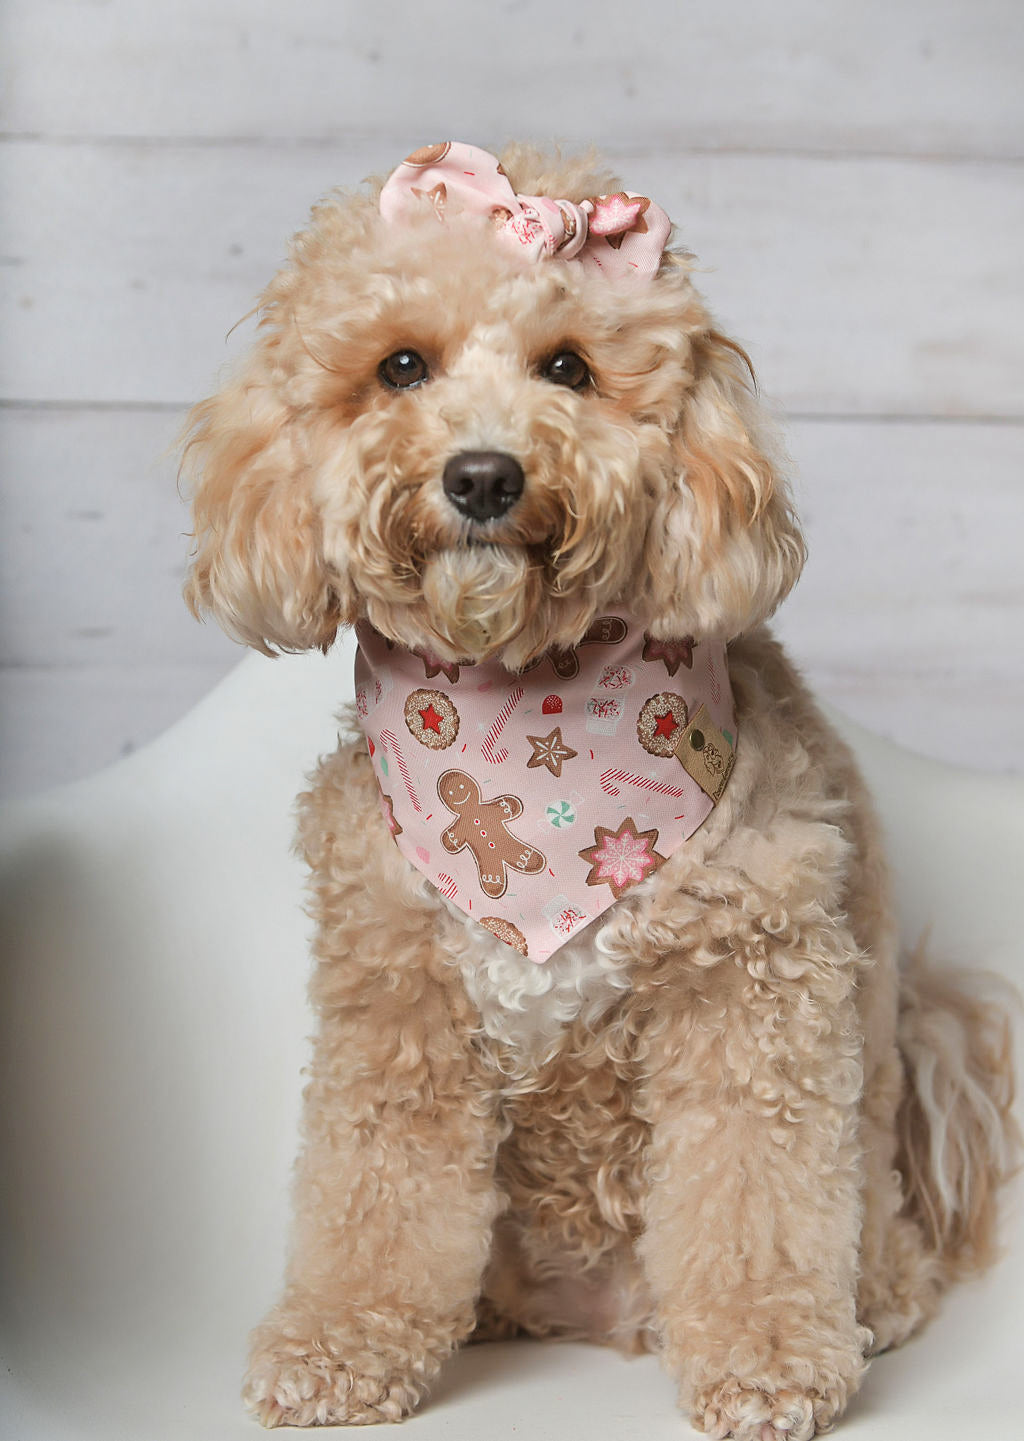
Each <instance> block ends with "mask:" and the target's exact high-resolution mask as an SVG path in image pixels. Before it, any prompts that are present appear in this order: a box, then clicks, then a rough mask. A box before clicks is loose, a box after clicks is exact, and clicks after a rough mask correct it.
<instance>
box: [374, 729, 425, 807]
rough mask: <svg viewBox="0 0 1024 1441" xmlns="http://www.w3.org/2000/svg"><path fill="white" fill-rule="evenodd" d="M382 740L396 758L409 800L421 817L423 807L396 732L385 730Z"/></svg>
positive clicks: (382, 733) (382, 732)
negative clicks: (396, 737)
mask: <svg viewBox="0 0 1024 1441" xmlns="http://www.w3.org/2000/svg"><path fill="white" fill-rule="evenodd" d="M380 738H381V740H382V741H383V742H384V744H385V745H386V746H387V748H388V750H389V751H390V752H391V754H392V755H393V756H394V758H395V760H396V761H397V762H398V769H399V770H400V771H401V772H402V779H403V781H405V788H406V790H407V791H408V792H409V799H410V800H411V801H412V808H413V810H414V811H415V812H416V814H417V815H419V814H420V812H421V811H422V810H423V807H422V806H421V805H420V800H419V796H418V795H417V794H416V792H415V791H414V790H413V785H412V778H411V777H410V775H409V767H408V766H407V765H406V763H405V756H404V755H403V754H402V748H401V746H400V745H399V744H398V742H397V740H396V739H395V736H394V732H393V731H389V730H383V731H381V733H380Z"/></svg>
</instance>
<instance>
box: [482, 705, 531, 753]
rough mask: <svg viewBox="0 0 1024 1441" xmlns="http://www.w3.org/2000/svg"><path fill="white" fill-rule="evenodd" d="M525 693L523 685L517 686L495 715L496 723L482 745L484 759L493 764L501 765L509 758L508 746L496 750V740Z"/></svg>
mask: <svg viewBox="0 0 1024 1441" xmlns="http://www.w3.org/2000/svg"><path fill="white" fill-rule="evenodd" d="M523 695H524V691H523V688H522V686H521V685H520V686H516V688H515V690H514V691H512V693H511V694H510V696H509V698H508V700H507V701H506V702H505V704H504V705H503V706H502V708H501V710H500V711H499V712H498V714H497V716H496V717H495V720H494V724H493V725H492V726H491V728H490V730H489V731H488V732H487V734H486V736H485V737H484V740H483V744H482V745H481V747H480V749H481V751H482V752H483V756H484V759H485V760H487V761H490V763H491V765H492V766H497V765H501V763H502V761H507V760H508V750H507V748H506V747H505V746H501V747H500V748H499V749H498V750H495V749H494V742H495V741H496V740H497V739H498V737H499V736H500V735H501V733H502V731H503V730H504V729H505V727H506V725H507V724H508V721H509V717H510V716H511V714H512V712H513V711H514V710H515V708H516V706H517V705H518V704H519V702H520V701H521V700H522V698H523Z"/></svg>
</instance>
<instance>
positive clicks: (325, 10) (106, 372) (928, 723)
mask: <svg viewBox="0 0 1024 1441" xmlns="http://www.w3.org/2000/svg"><path fill="white" fill-rule="evenodd" d="M0 25H2V32H0V77H2V85H3V115H2V121H0V124H2V128H3V136H2V139H0V183H2V193H0V202H2V209H3V235H2V241H0V445H2V474H0V503H2V536H0V555H2V590H0V668H2V676H0V680H2V684H3V727H2V733H0V768H2V781H0V785H2V788H3V790H4V791H5V792H6V793H8V794H10V793H14V792H25V791H29V790H32V789H34V788H37V787H39V786H42V785H48V784H51V783H54V782H57V781H61V780H64V779H67V778H70V777H72V776H77V775H80V774H84V773H86V772H88V771H89V770H91V769H93V768H94V767H96V766H98V765H100V764H103V763H105V762H107V761H109V760H112V759H114V758H116V757H117V756H118V755H120V754H123V753H125V752H126V751H128V750H131V749H133V748H134V747H136V746H137V745H139V744H140V743H141V742H142V741H144V740H146V739H147V738H149V737H150V736H151V735H153V734H155V733H156V732H157V731H159V730H160V729H162V728H163V727H164V726H165V725H166V724H167V723H168V722H170V721H171V720H173V719H174V718H175V717H176V716H178V715H180V714H181V713H182V712H183V711H185V710H186V709H187V708H188V707H189V706H190V705H191V704H192V703H193V701H194V700H195V699H196V698H197V697H198V696H199V695H200V694H202V693H203V692H204V691H205V690H207V689H208V688H209V686H210V685H211V684H212V683H213V682H214V681H215V680H216V679H217V678H218V677H219V676H220V675H221V674H222V673H223V672H224V671H225V670H226V669H227V668H228V667H230V666H231V665H232V664H233V663H234V662H235V660H236V659H237V655H238V653H237V650H236V648H234V647H233V646H231V645H230V644H229V643H228V642H227V641H225V640H224V639H223V638H222V637H220V636H219V635H218V634H217V633H216V632H214V631H212V630H210V629H204V628H201V627H199V626H197V625H195V623H194V622H192V621H191V619H190V618H189V617H188V615H187V614H186V612H185V610H184V608H183V605H182V603H181V600H180V583H181V576H182V572H183V568H184V562H185V557H186V554H187V541H186V539H185V537H184V531H185V530H186V528H187V517H186V514H185V512H184V510H183V508H182V507H181V505H180V502H179V500H178V497H177V494H176V490H175V478H174V477H175V465H174V461H173V458H172V457H171V455H170V454H169V453H168V450H169V447H170V446H171V445H172V442H173V438H174V435H175V432H176V431H177V429H178V427H179V425H180V423H181V420H182V417H183V415H184V411H185V408H186V407H187V405H188V404H189V403H190V402H191V401H193V400H195V399H197V398H199V397H200V396H201V395H203V394H205V393H206V392H207V391H208V390H209V389H210V388H211V386H212V385H213V384H214V383H215V378H216V373H217V369H218V367H219V366H220V365H221V364H222V363H223V362H224V361H225V359H226V358H227V357H228V356H229V354H231V353H232V352H233V349H234V348H236V347H237V346H238V345H240V344H244V343H245V338H246V328H245V327H242V328H241V330H240V332H238V333H237V334H236V336H235V337H233V339H232V340H231V342H230V344H228V343H226V341H225V337H226V335H227V332H228V331H229V330H230V328H231V326H232V325H234V323H235V322H236V321H237V320H238V319H239V317H240V316H242V315H244V314H245V313H246V312H247V311H248V310H249V309H250V308H251V306H252V303H253V300H254V297H255V295H256V294H257V293H258V291H259V290H260V289H261V287H262V285H263V284H264V283H265V281H266V280H267V279H268V278H269V276H270V274H271V273H272V271H273V269H274V268H275V267H276V265H277V264H278V262H279V260H280V257H281V256H282V253H283V245H284V241H285V239H286V238H287V236H288V235H289V234H290V233H291V232H293V231H294V230H295V229H297V228H298V227H299V226H300V225H301V224H302V222H303V219H304V217H305V215H306V213H307V211H308V207H309V205H310V203H311V201H312V200H313V199H314V198H315V197H316V196H317V195H318V194H321V193H322V192H323V191H325V190H326V189H328V188H330V187H331V186H333V185H335V184H339V183H341V184H345V185H354V184H356V183H358V181H359V180H360V179H361V178H362V177H363V176H364V175H366V174H368V173H370V172H379V171H382V170H387V169H388V168H390V167H391V166H392V165H393V164H395V163H397V162H398V160H400V159H401V157H402V156H403V155H405V154H406V153H407V152H408V151H409V150H411V149H412V148H414V147H415V146H417V145H419V144H422V143H424V142H426V141H430V140H435V139H438V138H444V137H446V136H449V135H455V136H457V137H459V138H463V139H467V140H472V141H475V142H477V143H480V144H484V145H487V146H489V147H491V148H496V147H498V146H500V145H501V143H502V142H503V141H504V140H506V139H508V138H513V137H516V138H534V139H538V140H551V139H559V140H561V141H563V142H565V143H566V144H569V145H579V144H586V143H590V142H593V143H595V144H597V145H598V146H599V147H600V148H602V149H603V150H604V151H606V152H607V153H609V154H610V155H611V156H612V157H613V158H614V159H615V160H616V162H617V164H618V166H619V169H620V173H621V175H622V176H623V178H624V181H625V183H626V184H627V185H628V186H629V187H630V188H632V189H636V190H640V191H644V192H646V193H648V194H652V195H655V196H656V197H657V199H658V200H659V201H660V202H661V203H662V204H663V205H664V206H665V208H666V209H667V210H668V211H669V212H670V214H671V215H672V216H673V218H674V219H675V220H676V222H677V224H678V225H679V228H680V232H681V235H682V238H683V240H684V241H685V242H686V243H687V244H688V245H689V246H690V248H692V249H693V250H695V251H696V252H697V253H698V255H699V256H700V258H701V260H702V262H703V264H704V265H706V266H707V267H708V269H707V272H706V274H705V275H704V289H705V291H706V293H707V295H708V296H709V298H710V300H711V303H712V305H713V307H714V308H715V310H716V312H717V314H718V317H719V319H720V322H721V324H722V326H723V327H724V328H725V329H726V330H727V331H729V332H730V333H731V334H733V335H735V336H736V337H737V338H738V339H740V340H741V341H743V343H744V344H745V345H746V346H747V347H748V348H749V350H750V352H751V354H752V356H753V358H754V361H755V364H756V365H757V368H758V372H759V375H760V378H761V382H762V386H763V388H764V389H765V390H766V392H767V393H768V394H769V395H770V396H772V397H773V399H774V400H775V401H776V402H777V404H778V406H779V407H780V409H781V410H782V411H783V412H784V414H785V415H786V417H787V419H786V424H787V433H788V436H789V442H790V450H791V452H792V455H793V459H794V465H795V468H796V470H797V474H798V494H799V496H800V499H801V504H802V509H803V514H804V517H805V520H806V522H807V527H808V532H809V538H810V542H811V557H812V558H811V563H810V565H809V568H808V571H807V573H806V576H805V578H804V580H803V582H802V583H801V586H800V587H799V588H798V590H797V592H796V594H795V595H794V596H793V598H792V599H791V600H790V601H789V602H788V603H787V605H786V606H785V607H784V609H783V611H782V613H781V614H780V617H779V628H780V630H781V631H782V633H783V635H784V636H785V637H786V638H787V639H788V640H789V641H790V643H791V645H792V648H793V649H794V651H795V653H796V654H797V656H798V657H799V658H800V659H801V661H802V662H803V664H804V666H805V668H806V670H807V671H808V673H809V674H810V676H811V677H812V679H813V681H814V682H815V684H816V685H817V686H818V688H819V690H820V691H821V692H822V693H823V694H824V695H825V696H826V697H828V698H829V699H831V700H832V701H833V702H835V703H836V704H837V705H839V706H840V707H842V708H844V709H846V710H847V711H849V712H850V713H851V714H853V715H854V716H855V717H857V718H858V719H860V720H861V721H862V722H863V723H865V724H866V725H868V726H869V727H872V728H873V729H875V730H877V731H880V732H881V733H883V734H885V735H888V736H890V737H893V738H896V739H898V740H900V741H902V742H903V743H905V744H907V745H909V746H911V747H914V748H917V749H920V750H923V751H925V752H928V753H930V754H933V755H937V756H940V757H944V758H948V759H953V760H961V761H964V762H966V763H968V764H970V765H974V766H978V767H982V768H987V769H993V770H1000V769H1010V768H1013V769H1020V768H1021V762H1020V757H1019V751H1020V742H1021V740H1022V739H1024V734H1022V732H1024V720H1022V716H1024V644H1022V642H1021V638H1020V637H1021V634H1022V632H1024V587H1022V582H1021V560H1020V555H1021V534H1022V530H1024V499H1022V490H1021V483H1020V481H1021V470H1022V464H1021V462H1022V460H1024V341H1022V336H1024V287H1022V285H1021V278H1020V264H1021V261H1020V254H1021V241H1022V234H1024V226H1022V220H1024V188H1022V185H1021V168H1020V167H1021V159H1022V139H1024V86H1022V85H1021V75H1022V74H1024V11H1022V9H1021V6H1020V4H1019V0H901V3H893V0H863V3H860V4H858V5H856V6H853V5H850V4H846V3H832V0H775V3H773V4H772V5H771V6H767V5H765V6H752V5H748V4H741V3H734V0H718V3H716V4H714V5H706V4H694V3H690V0H634V3H631V4H630V5H628V6H622V7H620V8H619V9H618V10H607V11H605V10H601V11H598V9H597V8H596V7H594V6H593V5H582V4H563V5H562V6H560V7H552V6H550V5H546V4H541V3H538V0H516V3H512V0H509V3H503V4H495V5H491V6H486V7H483V6H479V5H473V4H470V3H469V0H434V3H432V4H431V5H430V6H422V5H418V4H405V3H396V4H392V5H388V6H384V5H369V4H365V3H358V4H357V3H345V0H293V3H290V4H287V5H282V4H280V3H278V0H176V3H175V4H174V5H173V6H157V5H153V4H151V3H150V0H107V3H104V4H101V3H92V0H5V4H4V5H3V7H2V9H0ZM268 664H270V662H268Z"/></svg>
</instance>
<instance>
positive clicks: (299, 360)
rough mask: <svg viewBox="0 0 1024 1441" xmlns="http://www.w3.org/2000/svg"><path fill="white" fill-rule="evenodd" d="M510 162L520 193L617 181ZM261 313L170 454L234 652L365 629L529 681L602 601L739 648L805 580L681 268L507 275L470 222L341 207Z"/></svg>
mask: <svg viewBox="0 0 1024 1441" xmlns="http://www.w3.org/2000/svg"><path fill="white" fill-rule="evenodd" d="M504 164H505V168H506V170H507V171H508V173H509V175H510V177H511V179H512V183H513V185H514V186H515V188H516V189H518V190H522V191H527V192H530V193H536V194H540V193H545V194H552V195H557V196H562V197H566V198H569V199H577V198H579V199H581V198H583V197H584V196H586V195H590V194H594V193H596V192H597V191H599V190H608V189H610V188H613V187H612V185H611V182H610V179H609V177H607V176H605V175H595V174H592V173H587V172H586V170H585V168H584V167H582V166H579V165H577V166H571V165H566V166H564V167H563V168H562V170H561V171H560V172H550V173H548V174H546V175H541V174H538V169H539V165H540V160H539V157H537V156H536V155H533V154H531V153H529V152H512V153H510V154H508V155H506V156H505V157H504ZM542 187H544V188H542ZM261 312H262V320H261V333H260V337H259V339H258V341H257V344H256V346H255V348H254V350H253V352H252V354H251V356H250V358H249V360H248V363H247V365H246V368H245V369H244V370H243V371H242V373H241V374H240V375H239V376H238V377H237V378H236V380H235V381H234V382H233V383H232V384H230V385H229V386H228V387H227V388H226V389H225V390H223V391H222V392H221V393H220V394H218V395H216V396H214V397H213V398H212V399H210V400H208V401H206V402H204V403H203V404H202V405H200V406H199V407H197V409H196V411H195V412H194V415H193V417H192V423H191V431H190V438H189V442H188V446H187V449H186V462H187V465H188V467H189V469H190V471H191V472H192V474H193V476H194V481H195V483H194V514H195V531H196V554H195V559H194V564H193V567H192V572H191V575H190V579H189V582H188V587H187V594H188V597H189V601H190V604H192V606H193V608H194V609H195V610H196V611H197V612H202V611H206V610H209V611H212V612H213V613H214V614H215V615H216V616H217V618H218V619H219V620H220V621H221V623H222V624H223V625H224V626H225V628H226V629H227V630H228V631H229V632H231V633H232V634H234V635H236V636H237V637H239V638H240V639H242V640H244V641H246V642H248V643H249V644H252V645H256V646H258V647H260V648H263V649H267V648H268V647H269V646H277V647H280V648H283V649H289V650H294V649H305V648H308V647H313V646H327V645H329V644H330V642H331V640H332V639H333V637H334V634H335V632H336V630H337V628H338V626H339V625H342V624H346V623H350V622H353V621H355V620H357V619H360V618H362V617H366V618H367V619H369V621H370V622H371V623H372V624H373V625H374V626H375V627H376V628H377V629H378V630H379V631H380V632H381V633H382V634H383V635H385V636H387V637H388V638H389V639H392V640H395V641H397V642H399V643H401V644H403V645H406V646H409V647H416V646H419V647H426V648H427V649H429V650H430V651H432V652H434V653H435V654H437V655H438V656H439V657H440V658H442V659H445V660H481V659H483V658H485V657H488V656H500V657H501V659H502V660H503V661H504V663H505V664H506V665H507V666H509V668H511V669H517V668H520V667H521V666H523V665H525V664H526V663H527V662H528V661H529V660H531V659H533V658H534V657H535V656H537V655H538V654H540V653H541V652H543V651H545V650H547V649H548V648H550V647H551V646H553V645H560V646H568V645H571V644H573V643H574V642H576V641H577V640H579V639H580V637H581V636H582V635H583V633H584V632H585V631H586V629H587V627H588V626H589V624H590V623H591V622H592V620H593V619H594V618H595V616H596V615H598V614H599V613H601V612H602V611H607V610H608V609H609V608H614V607H615V606H616V605H621V606H623V607H624V608H626V609H628V610H629V611H631V612H632V613H633V614H634V615H637V616H639V617H641V618H642V619H643V620H644V622H645V623H646V624H647V626H648V629H649V630H650V631H651V632H652V633H653V634H655V635H657V636H671V635H676V636H678V635H684V634H692V635H694V636H695V637H698V638H699V637H700V636H701V635H715V636H719V637H725V638H728V637H731V636H733V635H736V634H738V633H739V632H740V631H742V630H745V629H747V628H749V627H750V626H751V625H753V624H756V623H757V622H758V621H759V620H761V619H763V618H764V617H765V616H766V615H768V614H770V612H771V611H772V610H773V609H774V608H775V606H776V605H777V604H778V602H779V601H780V600H781V599H782V597H783V596H784V595H785V594H786V592H787V591H788V590H789V588H790V586H791V585H792V584H793V581H794V580H795V579H796V576H797V574H798V572H799V569H800V565H801V563H802V560H803V547H802V542H801V540H800V537H799V533H798V531H797V529H796V526H795V522H794V519H793V516H792V513H791V511H790V509H789V505H788V502H787V500H786V497H785V494H784V491H783V487H782V483H781V480H780V478H779V476H778V475H777V473H776V470H775V467H774V466H773V463H772V461H771V460H770V459H769V457H768V455H767V454H766V453H765V450H764V443H763V441H762V440H761V439H760V438H759V432H760V431H761V428H762V426H761V421H760V419H759V417H758V415H757V411H756V405H755V402H754V400H753V397H752V395H751V392H750V389H749V388H748V384H747V377H746V375H745V373H744V362H743V359H742V358H741V355H740V353H738V352H737V350H736V349H735V348H734V347H733V346H732V345H731V344H730V343H729V342H728V341H726V340H724V339H723V338H722V337H721V336H719V335H717V334H716V333H715V332H714V331H713V329H712V328H711V325H710V322H709V319H708V316H707V314H706V312H705V311H704V309H703V306H702V305H701V303H700V300H699V298H698V297H697V295H696V293H695V291H694V289H693V287H692V285H691V283H690V279H689V272H688V269H687V266H686V265H685V263H683V262H682V261H679V260H678V259H676V258H675V257H673V256H666V258H665V261H664V262H663V264H662V268H661V271H660V272H659V274H658V275H657V276H656V278H655V279H654V280H653V281H652V282H651V283H650V284H649V285H644V284H642V283H636V284H631V283H626V284H622V283H620V284H615V283H614V282H612V281H609V280H608V279H606V278H605V277H604V276H602V275H600V274H594V273H591V272H590V271H588V270H586V269H584V267H583V266H581V265H580V264H578V263H576V262H574V261H571V260H570V261H558V260H549V261H541V262H540V263H530V262H528V261H525V260H521V259H520V257H518V256H517V255H515V254H510V253H509V251H508V249H507V248H506V247H504V246H502V245H500V244H499V242H498V240H497V238H496V236H495V235H494V233H493V231H492V230H491V229H490V228H489V227H488V225H487V224H486V222H482V221H475V220H470V219H469V218H459V217H456V218H455V219H454V220H449V221H446V222H444V223H439V221H438V219H437V217H436V216H435V215H434V213H433V211H432V210H431V208H430V207H429V206H426V205H425V206H424V213H423V215H422V216H419V217H417V218H415V219H413V220H410V221H408V222H407V223H404V224H402V225H396V224H392V225H388V224H385V223H384V222H383V221H382V220H381V218H380V216H379V214H378V213H377V209H376V205H375V202H373V201H372V200H369V199H365V198H359V199H347V200H340V199H339V200H330V201H328V202H326V203H324V204H323V205H321V206H320V207H318V208H317V210H316V211H314V215H313V220H312V223H311V225H310V228H309V229H308V230H307V231H305V232H304V233H303V234H301V235H300V236H299V237H298V238H297V240H296V242H295V244H294V247H293V253H292V258H291V261H290V263H289V264H288V266H287V267H286V268H285V269H284V270H283V271H282V272H281V273H280V274H279V275H278V276H277V278H276V279H275V280H274V281H273V282H272V284H271V285H270V286H269V288H268V290H267V292H266V294H265V295H264V297H263V303H262V306H261Z"/></svg>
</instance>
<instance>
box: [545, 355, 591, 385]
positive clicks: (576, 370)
mask: <svg viewBox="0 0 1024 1441" xmlns="http://www.w3.org/2000/svg"><path fill="white" fill-rule="evenodd" d="M540 373H541V375H542V376H543V377H544V379H545V380H550V381H551V383H552V384H553V385H567V386H568V387H569V389H570V390H586V388H587V386H588V385H589V384H590V379H591V376H590V367H589V366H588V365H587V362H586V361H585V360H584V359H583V357H582V355H577V354H576V352H575V350H560V351H559V352H558V354H557V355H553V356H552V357H551V359H550V360H546V361H545V362H544V365H543V366H542V368H541V372H540Z"/></svg>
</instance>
